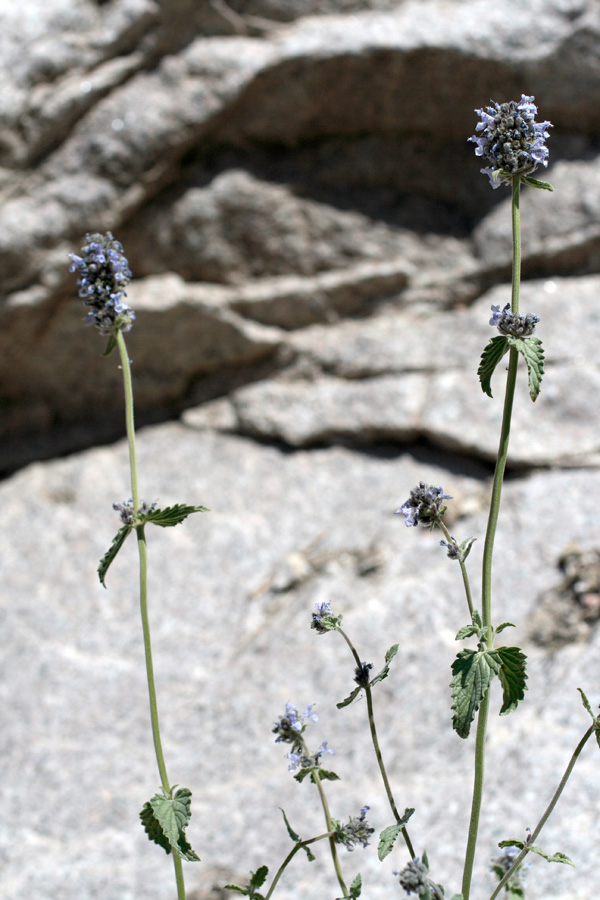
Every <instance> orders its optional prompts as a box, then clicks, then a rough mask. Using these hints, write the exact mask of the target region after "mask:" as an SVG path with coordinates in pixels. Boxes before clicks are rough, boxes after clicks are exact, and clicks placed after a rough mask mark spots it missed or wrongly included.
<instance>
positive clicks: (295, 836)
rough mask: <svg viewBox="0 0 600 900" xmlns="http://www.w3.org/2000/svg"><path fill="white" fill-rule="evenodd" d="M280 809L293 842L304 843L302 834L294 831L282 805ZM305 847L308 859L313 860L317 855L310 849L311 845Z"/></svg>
mask: <svg viewBox="0 0 600 900" xmlns="http://www.w3.org/2000/svg"><path fill="white" fill-rule="evenodd" d="M279 809H280V810H281V815H282V816H283V821H284V822H285V827H286V828H287V831H288V834H289V836H290V837H291V839H292V840H293V842H294V843H295V844H300V843H302V840H301V838H300V835H298V834H296V832H295V831H294V829H293V828H292V826H291V825H290V823H289V821H288V817H287V816H286V814H285V811H284V810H283V809H282V808H281V806H280V807H279ZM303 849H304V850H305V851H306V855H307V856H308V861H309V862H313V860H314V859H315V858H316V857H315V855H314V853H313V852H312V850H311V849H310V847H304V848H303Z"/></svg>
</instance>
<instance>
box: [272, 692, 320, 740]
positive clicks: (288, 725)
mask: <svg viewBox="0 0 600 900" xmlns="http://www.w3.org/2000/svg"><path fill="white" fill-rule="evenodd" d="M314 705H315V704H314V703H311V704H310V705H309V706H307V707H306V709H305V710H304V712H303V713H302V715H300V714H299V713H298V710H297V708H296V707H295V706H294V704H293V703H289V702H288V703H286V704H285V714H284V715H283V716H280V717H279V719H278V720H277V722H275V725H274V727H273V734H276V735H277V737H276V738H275V743H276V744H278V743H279V742H280V741H283V742H284V743H285V744H293V743H295V742H296V741H297V740H298V736H299V735H300V734H302V732H303V731H304V729H305V727H306V725H307V724H308V722H309V721H312V722H318V721H319V717H318V716H317V714H316V713H313V711H312V709H313V706H314ZM304 719H306V720H307V721H306V722H304V721H303V720H304Z"/></svg>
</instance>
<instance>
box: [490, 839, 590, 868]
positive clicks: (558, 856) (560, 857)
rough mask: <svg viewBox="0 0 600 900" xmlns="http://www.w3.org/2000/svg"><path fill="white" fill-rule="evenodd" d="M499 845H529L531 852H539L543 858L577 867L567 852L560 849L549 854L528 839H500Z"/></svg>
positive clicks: (521, 848)
mask: <svg viewBox="0 0 600 900" xmlns="http://www.w3.org/2000/svg"><path fill="white" fill-rule="evenodd" d="M498 846H499V847H516V848H517V849H518V850H524V849H525V847H527V849H528V850H529V851H530V852H531V853H537V855H538V856H541V857H542V859H545V860H547V861H548V862H557V863H562V864H563V865H565V866H573V868H575V863H574V862H573V860H572V859H570V858H569V857H568V856H567V854H566V853H561V851H560V850H558V851H557V852H556V853H552V854H549V853H546V852H545V851H544V850H542V848H541V847H538V846H537V845H536V844H528V843H527V842H526V841H521V840H516V839H511V840H508V841H500V842H499V843H498Z"/></svg>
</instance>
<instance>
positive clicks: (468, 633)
mask: <svg viewBox="0 0 600 900" xmlns="http://www.w3.org/2000/svg"><path fill="white" fill-rule="evenodd" d="M478 632H479V628H478V627H477V626H476V625H463V627H462V628H459V629H458V631H457V632H456V637H455V638H454V640H455V641H464V640H465V638H469V637H472V636H473V635H474V634H477V633H478Z"/></svg>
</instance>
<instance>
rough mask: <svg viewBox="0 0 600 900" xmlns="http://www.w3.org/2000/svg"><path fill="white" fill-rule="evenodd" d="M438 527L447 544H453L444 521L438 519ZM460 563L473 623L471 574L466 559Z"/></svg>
mask: <svg viewBox="0 0 600 900" xmlns="http://www.w3.org/2000/svg"><path fill="white" fill-rule="evenodd" d="M438 525H439V526H440V528H441V529H442V531H443V533H444V537H445V538H446V541H447V543H449V544H453V543H454V541H453V540H452V535H451V534H450V532H449V531H448V529H447V528H446V525H445V523H444V522H443V521H442V519H438ZM458 562H459V564H460V571H461V573H462V579H463V584H464V587H465V594H466V597H467V606H468V607H469V615H470V616H471V621H473V596H472V594H471V584H470V582H469V573H468V572H467V566H466V564H465V561H464V559H459V561H458Z"/></svg>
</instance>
